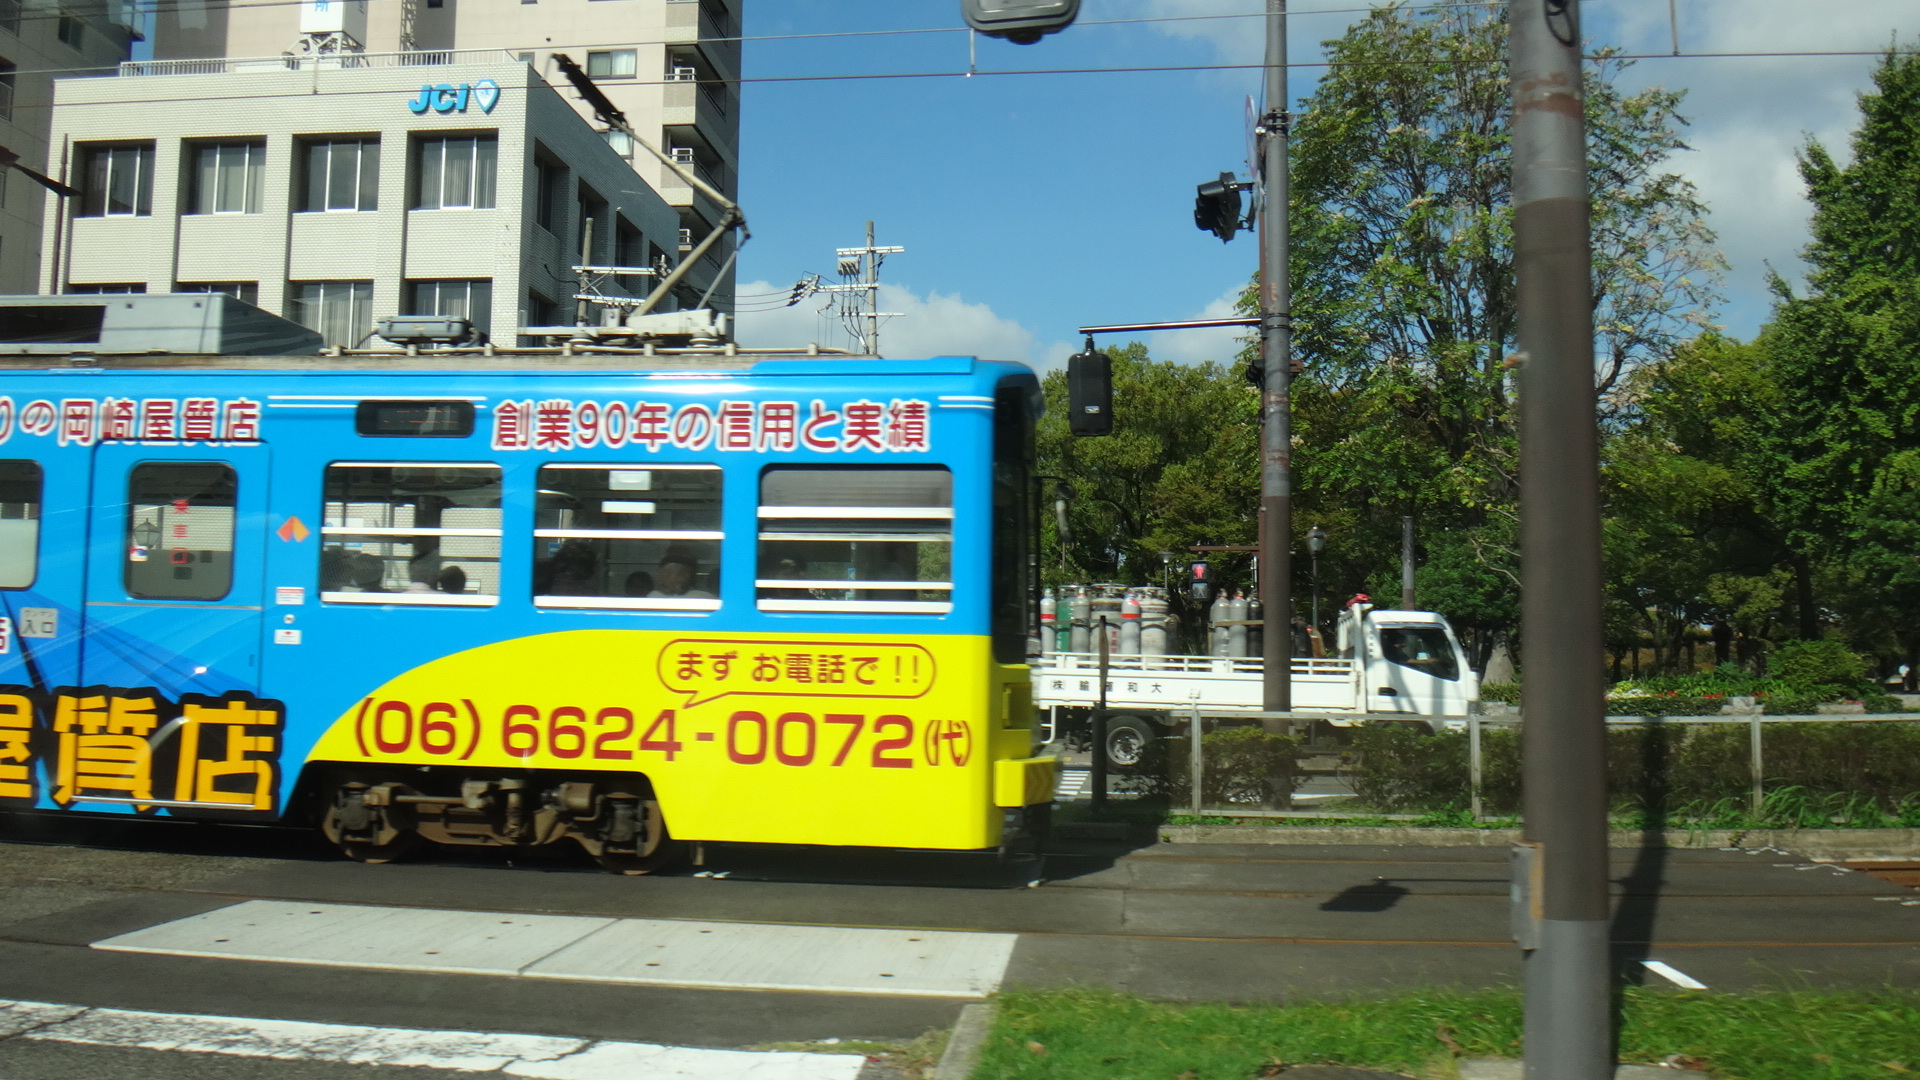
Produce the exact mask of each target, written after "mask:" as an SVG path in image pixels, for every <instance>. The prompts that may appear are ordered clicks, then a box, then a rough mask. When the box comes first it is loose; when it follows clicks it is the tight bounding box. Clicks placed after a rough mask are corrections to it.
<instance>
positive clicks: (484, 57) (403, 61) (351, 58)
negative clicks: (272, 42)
mask: <svg viewBox="0 0 1920 1080" xmlns="http://www.w3.org/2000/svg"><path fill="white" fill-rule="evenodd" d="M0 2H4V0H0ZM518 63H520V59H519V57H517V56H515V55H514V54H513V53H511V52H508V51H507V50H505V49H430V50H413V51H408V52H385V53H368V52H339V53H312V54H308V55H304V56H296V55H293V54H284V55H281V56H259V57H224V58H218V59H212V60H128V61H124V62H123V63H121V65H120V74H121V75H122V76H128V75H229V74H234V73H236V72H255V71H314V70H322V71H324V70H331V69H336V68H353V69H359V68H406V67H445V66H447V65H449V64H518Z"/></svg>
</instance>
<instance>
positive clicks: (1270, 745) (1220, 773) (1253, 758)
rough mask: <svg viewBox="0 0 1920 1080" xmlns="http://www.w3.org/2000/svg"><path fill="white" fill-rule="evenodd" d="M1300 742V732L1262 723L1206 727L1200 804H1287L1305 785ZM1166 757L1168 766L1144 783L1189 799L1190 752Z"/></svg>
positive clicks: (1178, 802)
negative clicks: (1281, 731) (1283, 731)
mask: <svg viewBox="0 0 1920 1080" xmlns="http://www.w3.org/2000/svg"><path fill="white" fill-rule="evenodd" d="M1300 743H1301V739H1300V738H1299V737H1298V736H1294V735H1275V734H1272V733H1270V732H1268V731H1266V730H1264V729H1262V728H1260V727H1258V726H1244V727H1227V728H1218V729H1216V730H1214V731H1209V732H1207V733H1206V734H1205V735H1203V736H1201V737H1200V753H1201V758H1202V765H1203V768H1202V770H1201V773H1200V802H1201V805H1203V806H1222V805H1226V804H1232V803H1238V804H1241V805H1251V806H1263V807H1278V806H1283V805H1285V804H1286V803H1287V801H1288V800H1289V799H1290V798H1291V796H1292V795H1293V792H1294V790H1295V789H1297V788H1298V787H1299V786H1300V770H1299V762H1298V759H1299V755H1300ZM1164 760H1165V766H1164V769H1163V770H1161V771H1159V772H1158V773H1157V774H1156V775H1155V776H1153V777H1152V778H1151V779H1150V780H1149V782H1148V783H1147V784H1146V785H1145V787H1146V788H1147V790H1148V792H1149V793H1151V794H1160V795H1165V796H1166V798H1167V800H1168V802H1169V803H1171V804H1172V805H1174V806H1182V805H1186V804H1187V803H1188V801H1189V799H1190V798H1191V796H1190V794H1189V793H1190V792H1191V791H1192V787H1193V785H1192V780H1191V776H1190V766H1189V761H1188V757H1187V755H1186V754H1178V753H1170V754H1167V755H1165V759H1164Z"/></svg>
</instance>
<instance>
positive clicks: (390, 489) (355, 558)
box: [320, 464, 500, 607]
mask: <svg viewBox="0 0 1920 1080" xmlns="http://www.w3.org/2000/svg"><path fill="white" fill-rule="evenodd" d="M320 535H321V537H322V538H323V539H324V541H325V543H324V546H323V547H322V548H321V550H320V598H321V599H322V600H325V601H327V602H329V603H336V604H436V605H464V606H468V607H485V606H491V605H493V604H495V603H498V602H499V598H500V467H499V466H497V465H454V464H444V465H441V464H430V465H386V464H366V465H360V464H340V465H329V466H327V474H326V508H325V510H324V512H323V514H322V516H321V525H320ZM369 594H372V595H369Z"/></svg>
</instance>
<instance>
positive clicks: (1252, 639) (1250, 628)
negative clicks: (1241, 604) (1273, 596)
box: [1247, 596, 1267, 656]
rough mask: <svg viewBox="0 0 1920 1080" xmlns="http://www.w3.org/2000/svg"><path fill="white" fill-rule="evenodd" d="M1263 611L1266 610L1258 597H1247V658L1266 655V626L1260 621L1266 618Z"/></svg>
mask: <svg viewBox="0 0 1920 1080" xmlns="http://www.w3.org/2000/svg"><path fill="white" fill-rule="evenodd" d="M1265 610H1266V609H1265V608H1264V607H1263V606H1262V605H1261V603H1260V597H1258V596H1249V597H1247V655H1248V656H1265V655H1267V652H1266V647H1267V632H1266V625H1265V623H1263V622H1262V621H1261V620H1262V619H1264V618H1265V617H1266V616H1265V615H1264V614H1263V612H1264V611H1265Z"/></svg>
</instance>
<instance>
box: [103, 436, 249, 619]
mask: <svg viewBox="0 0 1920 1080" xmlns="http://www.w3.org/2000/svg"><path fill="white" fill-rule="evenodd" d="M238 492H239V476H238V475H237V474H236V473H235V472H234V471H233V468H232V466H229V465H222V464H220V463H218V462H210V461H166V462H154V463H150V464H145V465H135V466H134V467H133V473H132V474H131V476H130V477H129V478H128V481H127V510H128V513H127V546H126V552H127V561H126V564H125V572H124V574H123V579H124V580H125V582H126V586H127V595H128V596H136V597H139V598H141V599H143V600H218V599H220V598H222V597H224V596H226V595H227V592H228V591H229V590H230V589H232V587H233V511H234V499H235V496H236V495H237V494H238Z"/></svg>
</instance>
